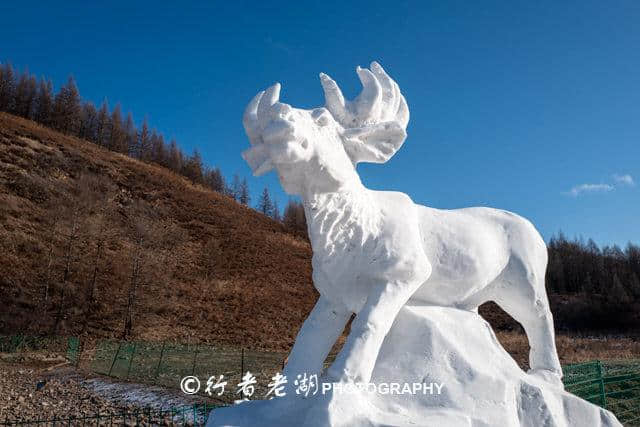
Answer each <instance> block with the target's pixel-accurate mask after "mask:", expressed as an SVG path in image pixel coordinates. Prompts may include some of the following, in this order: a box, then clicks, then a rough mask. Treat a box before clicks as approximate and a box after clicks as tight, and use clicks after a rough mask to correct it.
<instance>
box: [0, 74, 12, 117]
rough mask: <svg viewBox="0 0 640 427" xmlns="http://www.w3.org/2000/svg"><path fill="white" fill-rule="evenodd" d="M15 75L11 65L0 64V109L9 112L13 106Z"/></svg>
mask: <svg viewBox="0 0 640 427" xmlns="http://www.w3.org/2000/svg"><path fill="white" fill-rule="evenodd" d="M14 90H15V75H14V71H13V66H12V65H11V64H5V65H4V66H0V110H2V111H7V112H11V111H13V108H14V107H13V106H14Z"/></svg>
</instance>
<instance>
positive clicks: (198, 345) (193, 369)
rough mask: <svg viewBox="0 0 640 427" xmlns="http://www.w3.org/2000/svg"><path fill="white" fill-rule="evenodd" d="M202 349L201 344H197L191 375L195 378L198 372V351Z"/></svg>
mask: <svg viewBox="0 0 640 427" xmlns="http://www.w3.org/2000/svg"><path fill="white" fill-rule="evenodd" d="M199 348H200V344H196V351H195V352H194V353H193V364H192V366H191V375H192V376H193V375H194V374H195V372H196V359H197V358H198V349H199Z"/></svg>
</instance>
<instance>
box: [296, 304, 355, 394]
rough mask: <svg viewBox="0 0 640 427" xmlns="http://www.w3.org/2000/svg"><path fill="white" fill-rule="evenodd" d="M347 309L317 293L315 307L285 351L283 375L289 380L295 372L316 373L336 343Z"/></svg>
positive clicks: (345, 321)
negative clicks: (288, 349) (285, 359)
mask: <svg viewBox="0 0 640 427" xmlns="http://www.w3.org/2000/svg"><path fill="white" fill-rule="evenodd" d="M350 317H351V312H350V311H349V310H348V309H347V308H346V307H341V306H339V305H336V304H334V303H332V302H331V301H329V300H328V299H327V298H325V297H323V296H320V298H319V299H318V302H317V303H316V305H315V307H313V310H312V311H311V313H310V314H309V316H308V317H307V319H306V320H305V321H304V323H303V325H302V328H300V331H298V336H297V337H296V342H295V344H294V345H293V348H292V349H291V353H289V358H288V361H287V364H286V366H285V368H284V375H285V376H287V378H288V381H289V382H290V383H293V381H294V380H295V379H296V377H297V375H301V374H307V375H313V374H320V373H321V372H322V367H323V363H324V360H325V359H326V358H327V355H328V354H329V351H330V350H331V347H332V346H333V344H334V343H335V342H336V340H337V339H338V337H339V336H340V334H341V333H342V331H343V330H344V327H345V325H346V324H347V321H348V320H349V318H350Z"/></svg>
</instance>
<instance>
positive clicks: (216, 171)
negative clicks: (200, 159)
mask: <svg viewBox="0 0 640 427" xmlns="http://www.w3.org/2000/svg"><path fill="white" fill-rule="evenodd" d="M205 183H206V185H207V186H208V187H209V188H211V189H212V190H213V191H217V192H218V193H224V191H225V188H226V184H225V182H224V177H223V176H222V172H220V168H217V167H216V168H213V169H208V170H207V172H206V174H205Z"/></svg>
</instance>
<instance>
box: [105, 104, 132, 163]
mask: <svg viewBox="0 0 640 427" xmlns="http://www.w3.org/2000/svg"><path fill="white" fill-rule="evenodd" d="M109 124H110V125H111V128H110V132H109V139H110V143H109V145H108V147H109V149H110V150H113V151H117V152H118V153H126V152H128V151H129V143H128V141H127V134H126V133H125V128H124V125H123V123H122V109H121V107H120V104H116V107H115V108H114V109H113V112H112V113H111V119H110V120H109Z"/></svg>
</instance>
